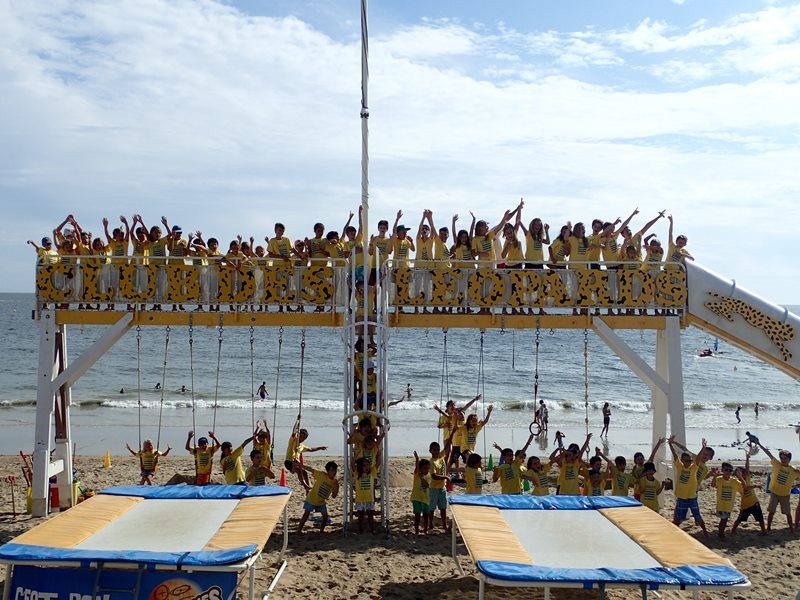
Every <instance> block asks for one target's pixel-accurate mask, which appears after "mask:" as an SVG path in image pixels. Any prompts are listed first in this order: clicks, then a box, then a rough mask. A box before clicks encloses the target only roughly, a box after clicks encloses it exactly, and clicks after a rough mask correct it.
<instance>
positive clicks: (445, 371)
mask: <svg viewBox="0 0 800 600" xmlns="http://www.w3.org/2000/svg"><path fill="white" fill-rule="evenodd" d="M425 331H427V329H426V330H425ZM442 334H443V335H444V343H443V345H442V348H443V349H442V386H441V389H440V391H439V405H440V406H441V405H444V407H445V411H446V410H447V404H448V403H449V402H450V369H449V366H448V364H447V329H442ZM409 385H410V384H409ZM445 398H446V399H445ZM437 431H438V432H439V442H441V441H442V433H443V432H442V429H441V428H438V427H437Z"/></svg>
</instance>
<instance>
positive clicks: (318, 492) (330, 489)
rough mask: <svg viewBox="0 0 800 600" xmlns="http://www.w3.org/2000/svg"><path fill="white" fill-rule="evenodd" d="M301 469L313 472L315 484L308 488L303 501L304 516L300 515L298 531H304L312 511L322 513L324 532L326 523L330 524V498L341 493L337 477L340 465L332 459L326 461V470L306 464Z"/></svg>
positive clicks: (320, 528) (299, 532)
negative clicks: (319, 469) (328, 503)
mask: <svg viewBox="0 0 800 600" xmlns="http://www.w3.org/2000/svg"><path fill="white" fill-rule="evenodd" d="M301 469H303V470H304V471H308V472H309V473H311V475H312V477H313V478H314V485H313V486H312V487H311V489H310V490H308V494H306V499H305V502H303V516H302V517H300V522H299V523H298V524H297V533H298V534H301V533H303V525H305V524H306V521H307V520H308V517H309V516H310V515H311V513H312V512H318V513H320V514H321V515H322V521H321V522H320V524H319V532H320V533H322V532H323V530H324V529H325V525H327V524H328V505H327V501H328V498H336V496H338V495H339V481H338V480H337V479H336V471H337V470H338V469H339V465H337V464H336V463H335V462H334V461H332V460H331V461H329V462H327V463H325V470H324V471H318V470H316V469H312V468H311V467H308V466H305V465H302V466H301Z"/></svg>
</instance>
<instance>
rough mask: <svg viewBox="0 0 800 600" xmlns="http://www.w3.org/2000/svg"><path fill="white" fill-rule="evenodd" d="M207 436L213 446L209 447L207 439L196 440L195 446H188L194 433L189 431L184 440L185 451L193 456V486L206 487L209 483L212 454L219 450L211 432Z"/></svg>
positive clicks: (217, 442) (218, 445)
mask: <svg viewBox="0 0 800 600" xmlns="http://www.w3.org/2000/svg"><path fill="white" fill-rule="evenodd" d="M208 435H209V436H210V437H211V439H212V440H214V444H213V445H212V446H210V447H209V445H208V438H204V437H201V438H198V440H197V446H190V445H189V444H190V442H191V441H192V437H194V431H190V432H189V435H188V436H187V438H186V451H187V452H188V453H189V454H191V455H192V456H194V472H195V477H194V484H195V485H208V484H209V482H210V481H211V467H212V466H213V464H214V453H215V452H216V451H217V450H219V448H220V444H219V440H218V439H217V438H216V437H215V436H214V432H213V431H209V432H208Z"/></svg>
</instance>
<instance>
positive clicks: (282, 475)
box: [279, 467, 286, 487]
mask: <svg viewBox="0 0 800 600" xmlns="http://www.w3.org/2000/svg"><path fill="white" fill-rule="evenodd" d="M279 483H280V485H282V486H284V487H285V486H286V469H284V468H283V467H281V479H280V482H279Z"/></svg>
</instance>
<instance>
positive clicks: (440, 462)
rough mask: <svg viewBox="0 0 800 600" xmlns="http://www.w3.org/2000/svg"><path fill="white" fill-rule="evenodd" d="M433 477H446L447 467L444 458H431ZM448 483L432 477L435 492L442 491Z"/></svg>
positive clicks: (432, 486)
mask: <svg viewBox="0 0 800 600" xmlns="http://www.w3.org/2000/svg"><path fill="white" fill-rule="evenodd" d="M430 461H431V475H432V476H433V475H440V476H442V477H444V476H445V475H447V465H446V464H445V461H444V457H443V456H439V458H431V459H430ZM446 483H447V482H446V481H445V480H444V479H436V478H435V477H431V488H433V489H434V490H440V489H442V488H443V487H444V486H445V484H446Z"/></svg>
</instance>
